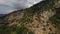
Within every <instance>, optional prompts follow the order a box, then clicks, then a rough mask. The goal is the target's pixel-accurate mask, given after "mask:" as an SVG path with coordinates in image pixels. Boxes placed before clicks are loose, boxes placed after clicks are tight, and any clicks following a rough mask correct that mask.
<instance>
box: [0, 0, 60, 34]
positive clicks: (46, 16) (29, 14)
mask: <svg viewBox="0 0 60 34" xmlns="http://www.w3.org/2000/svg"><path fill="white" fill-rule="evenodd" d="M2 19H3V22H2V23H3V24H0V34H60V0H45V1H42V2H40V3H37V4H35V5H33V6H32V7H30V8H26V9H22V10H17V11H14V12H12V13H10V14H8V15H5V16H4V17H3V18H2Z"/></svg>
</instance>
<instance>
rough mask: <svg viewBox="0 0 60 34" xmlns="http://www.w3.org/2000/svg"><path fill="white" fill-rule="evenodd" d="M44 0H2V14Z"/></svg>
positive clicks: (0, 9) (0, 5)
mask: <svg viewBox="0 0 60 34" xmlns="http://www.w3.org/2000/svg"><path fill="white" fill-rule="evenodd" d="M40 1H42V0H0V14H8V13H10V12H12V11H15V10H18V9H24V8H28V7H30V6H32V5H33V4H36V3H38V2H40Z"/></svg>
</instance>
